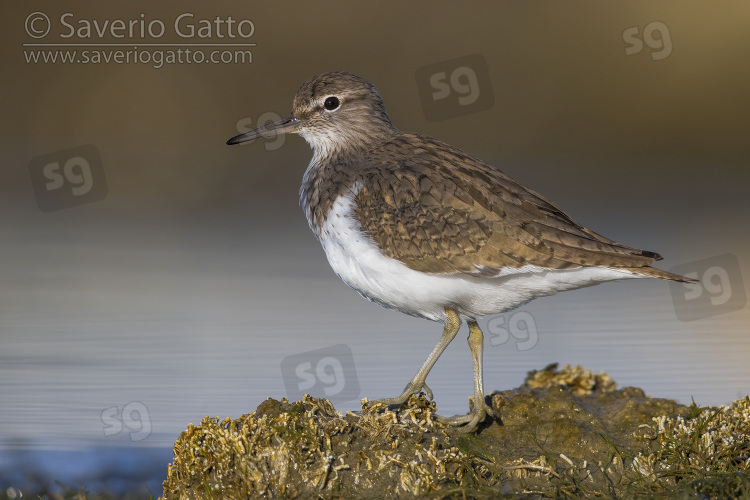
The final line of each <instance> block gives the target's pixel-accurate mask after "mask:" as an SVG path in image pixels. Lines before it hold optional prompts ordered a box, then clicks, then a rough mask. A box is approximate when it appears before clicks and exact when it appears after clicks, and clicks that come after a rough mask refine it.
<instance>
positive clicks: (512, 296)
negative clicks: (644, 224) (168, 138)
mask: <svg viewBox="0 0 750 500" xmlns="http://www.w3.org/2000/svg"><path fill="white" fill-rule="evenodd" d="M292 109H293V110H292V113H291V114H289V115H288V116H286V117H284V118H281V119H279V120H277V121H275V122H269V123H266V124H265V125H263V126H260V127H258V128H256V129H254V130H251V131H249V132H245V133H243V134H240V135H237V136H235V137H232V138H231V139H229V140H228V141H227V144H229V145H234V144H240V143H242V142H246V141H251V140H255V139H257V138H259V137H264V138H274V137H276V136H277V134H299V135H301V136H302V137H303V138H304V139H305V140H306V141H307V142H308V144H309V145H310V147H311V148H312V151H313V156H312V159H311V160H310V163H309V165H308V166H307V169H306V170H305V173H304V175H303V177H302V185H301V187H300V204H301V206H302V209H303V211H304V214H305V217H306V218H307V222H308V224H309V226H310V229H311V230H312V231H313V232H314V233H315V236H316V237H317V239H318V240H319V242H320V244H321V245H322V247H323V250H324V252H325V255H326V257H327V260H328V263H329V264H330V266H331V268H332V269H333V271H334V272H335V273H336V274H337V275H338V276H339V277H340V278H341V279H342V280H343V281H344V282H345V283H346V284H347V285H349V286H350V287H351V288H353V289H354V290H356V291H357V292H358V293H359V294H360V295H362V296H363V297H364V298H366V299H368V300H370V301H372V302H375V303H377V304H380V305H381V306H384V307H386V308H389V309H395V310H398V311H401V312H402V313H406V314H408V315H411V316H416V317H420V318H424V319H428V320H432V321H439V322H442V323H443V324H444V327H443V333H442V335H441V337H440V341H439V342H438V343H437V345H436V346H435V347H434V349H433V350H432V352H431V353H430V354H429V356H428V357H427V360H426V361H425V362H424V364H423V365H422V366H421V368H420V369H419V370H418V371H417V373H416V374H415V375H414V377H413V378H412V379H411V380H410V381H409V383H408V384H407V385H406V387H405V388H404V390H403V392H402V393H401V394H400V395H399V396H396V397H392V398H382V399H377V400H373V401H370V402H369V405H370V406H373V405H377V404H384V405H388V406H391V405H402V404H404V403H405V402H407V401H408V399H409V397H410V396H412V395H415V394H419V393H421V392H422V391H424V392H425V394H426V395H427V396H428V397H429V398H430V399H432V391H431V390H430V388H429V387H428V386H427V383H426V381H427V376H428V374H429V373H430V371H431V370H432V368H433V366H434V365H435V363H436V362H437V360H438V358H439V357H440V355H441V354H442V353H443V352H444V351H445V349H446V348H447V347H448V345H449V344H450V343H451V341H453V339H454V338H455V337H456V335H457V333H458V331H459V329H460V327H461V325H462V323H463V322H464V321H465V322H466V323H467V325H468V328H469V335H468V344H469V348H470V351H471V354H472V362H473V375H474V395H473V404H470V411H469V412H468V413H467V414H465V415H455V416H453V417H438V418H439V421H441V422H443V423H444V424H446V425H448V426H454V427H456V428H458V429H459V430H461V431H463V432H471V431H473V430H475V429H476V428H477V426H478V425H479V424H480V423H481V422H483V421H484V420H485V419H487V418H490V419H492V418H494V417H496V416H495V415H494V414H493V411H492V408H490V406H489V405H487V403H486V401H485V394H484V387H483V365H482V363H483V343H484V335H483V332H482V330H481V329H480V327H479V325H478V323H477V319H478V318H480V317H482V316H486V315H493V314H499V313H504V312H507V311H510V310H512V309H515V308H517V307H518V306H520V305H522V304H525V303H527V302H529V301H530V300H532V299H535V298H537V297H544V296H549V295H553V294H555V293H558V292H561V291H567V290H574V289H578V288H583V287H588V286H591V285H595V284H599V283H604V282H608V281H614V280H622V279H629V278H659V279H663V280H671V281H676V282H692V281H694V280H691V279H690V278H686V277H683V276H679V275H677V274H673V273H670V272H667V271H663V270H660V269H657V268H655V267H652V266H651V264H653V263H654V262H655V261H657V260H660V259H661V256H660V255H659V254H658V253H655V252H650V251H646V250H639V249H636V248H632V247H629V246H625V245H622V244H620V243H617V242H615V241H613V240H610V239H608V238H605V237H604V236H601V235H599V234H597V233H595V232H594V231H591V230H589V229H587V228H585V227H583V226H581V225H580V224H578V223H577V222H575V221H574V220H573V219H572V218H571V217H570V216H568V215H567V214H566V213H565V212H563V211H562V210H561V209H560V208H558V207H557V206H556V205H554V204H553V203H552V202H550V201H548V200H547V199H546V198H545V197H543V196H542V195H541V194H539V193H537V192H535V191H533V190H531V189H529V188H527V187H525V186H523V185H521V184H520V183H518V182H516V181H515V180H513V179H512V178H511V177H509V176H508V175H506V174H504V173H503V172H502V171H501V170H499V169H498V168H496V167H494V166H492V165H490V164H488V163H486V162H484V161H482V160H480V159H477V158H475V157H474V156H471V155H470V154H468V153H465V152H464V151H462V150H460V149H458V148H456V147H454V146H451V145H449V144H446V143H444V142H441V141H439V140H437V139H433V138H431V137H428V136H426V135H421V134H416V133H410V132H402V131H400V130H399V129H397V128H396V127H395V126H394V125H393V123H392V122H391V119H390V117H389V115H388V113H387V112H386V108H385V104H384V103H383V99H382V97H381V95H380V93H379V92H378V90H377V89H376V88H375V86H374V85H373V84H371V83H370V82H368V81H367V80H365V79H363V78H360V77H358V76H356V75H353V74H351V73H347V72H341V71H334V72H327V73H323V74H320V75H317V76H314V77H312V78H310V79H308V80H307V81H305V82H304V83H303V84H302V86H301V87H300V88H299V90H298V91H297V93H296V95H295V97H294V101H293V107H292Z"/></svg>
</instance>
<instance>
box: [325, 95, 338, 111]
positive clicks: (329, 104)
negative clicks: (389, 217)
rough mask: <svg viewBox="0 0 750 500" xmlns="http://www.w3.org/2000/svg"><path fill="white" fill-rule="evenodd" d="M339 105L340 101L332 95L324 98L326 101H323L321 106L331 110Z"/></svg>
mask: <svg viewBox="0 0 750 500" xmlns="http://www.w3.org/2000/svg"><path fill="white" fill-rule="evenodd" d="M340 105H341V103H340V102H339V98H338V97H334V96H331V97H328V98H326V102H324V103H323V107H324V108H326V109H327V110H328V111H333V110H335V109H336V108H338V107H339V106H340Z"/></svg>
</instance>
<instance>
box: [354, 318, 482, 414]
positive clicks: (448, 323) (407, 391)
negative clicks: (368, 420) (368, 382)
mask: <svg viewBox="0 0 750 500" xmlns="http://www.w3.org/2000/svg"><path fill="white" fill-rule="evenodd" d="M445 314H446V316H447V317H446V319H445V329H444V330H443V336H442V337H440V342H438V344H437V345H436V346H435V348H434V349H433V350H432V352H431V353H430V355H429V356H428V358H427V360H426V361H425V362H424V364H423V365H422V367H421V368H420V369H419V371H418V372H417V374H416V375H414V378H412V379H411V381H409V383H408V384H406V388H404V392H402V393H401V395H400V396H397V397H395V398H384V399H376V400H374V401H370V402H368V403H367V406H372V405H375V404H386V405H400V404H403V403H405V402H406V401H407V400H408V399H409V396H411V395H412V394H419V391H421V390H422V389H424V390H425V392H426V393H427V396H429V398H430V399H432V391H431V390H430V388H429V387H427V384H426V381H427V375H428V374H429V373H430V370H432V367H433V366H435V362H436V361H437V360H438V358H439V357H440V355H441V354H443V351H445V349H446V347H448V344H450V343H451V341H452V340H453V339H454V338H456V334H457V333H458V330H459V328H461V318H459V317H458V314H456V311H454V310H453V309H448V308H446V309H445ZM480 335H481V332H480ZM480 356H481V355H480ZM480 383H481V382H480Z"/></svg>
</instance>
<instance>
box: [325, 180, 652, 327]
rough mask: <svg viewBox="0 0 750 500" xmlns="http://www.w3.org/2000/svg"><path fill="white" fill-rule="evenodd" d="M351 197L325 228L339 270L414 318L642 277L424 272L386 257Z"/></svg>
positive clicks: (493, 307) (469, 313)
mask: <svg viewBox="0 0 750 500" xmlns="http://www.w3.org/2000/svg"><path fill="white" fill-rule="evenodd" d="M352 198H353V196H352V195H351V194H350V195H347V196H341V197H339V198H338V199H337V200H336V201H335V202H334V204H333V206H332V208H331V212H330V213H329V214H328V218H327V219H326V222H325V224H323V226H322V228H321V229H322V231H321V235H320V242H321V244H322V245H323V250H324V251H325V253H326V257H328V262H329V264H330V265H331V267H332V268H333V270H334V271H335V272H336V274H337V275H338V276H339V277H340V278H341V279H342V280H344V282H345V283H346V284H347V285H349V286H350V287H352V288H354V289H355V290H356V291H358V292H359V293H360V294H361V295H362V296H364V297H366V298H367V299H369V300H372V301H373V302H377V303H378V304H381V305H383V306H385V307H389V308H392V309H398V310H399V311H401V312H404V313H406V314H410V315H412V316H420V317H423V318H427V319H431V320H436V321H437V320H440V321H443V320H445V317H446V315H445V311H444V309H445V308H446V307H450V308H453V309H454V310H455V311H456V312H457V313H458V314H459V315H460V316H462V317H463V318H464V319H468V318H472V319H473V318H476V317H478V316H484V315H488V314H498V313H501V312H505V311H508V310H510V309H513V308H515V307H518V306H519V305H521V304H523V303H525V302H528V301H529V300H532V299H534V298H536V297H544V296H547V295H552V294H554V293H557V292H561V291H564V290H574V289H576V288H582V287H586V286H591V285H596V284H597V283H602V282H605V281H612V280H618V279H625V278H638V277H641V276H640V275H637V274H634V273H631V272H628V271H623V270H617V269H611V268H606V267H579V268H575V269H565V270H550V269H544V268H539V267H535V266H525V267H522V268H518V269H516V268H508V269H507V270H506V269H504V270H503V272H502V273H501V275H500V276H499V277H496V278H481V277H474V276H468V275H463V274H450V275H448V274H425V273H422V272H419V271H415V270H413V269H410V268H409V267H407V266H406V265H405V264H403V263H402V262H400V261H398V260H395V259H391V258H389V257H386V256H384V255H383V254H381V253H380V251H379V250H378V247H377V246H376V245H375V243H374V242H373V241H372V240H371V239H370V238H369V237H368V236H367V235H366V234H363V233H362V231H360V226H359V223H358V222H357V221H356V220H355V219H354V211H353V207H354V202H353V199H352Z"/></svg>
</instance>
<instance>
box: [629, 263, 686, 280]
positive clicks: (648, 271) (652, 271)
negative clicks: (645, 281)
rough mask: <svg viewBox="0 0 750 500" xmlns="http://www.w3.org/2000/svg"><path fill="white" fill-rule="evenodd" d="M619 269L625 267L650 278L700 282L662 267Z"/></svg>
mask: <svg viewBox="0 0 750 500" xmlns="http://www.w3.org/2000/svg"><path fill="white" fill-rule="evenodd" d="M617 269H623V270H625V271H630V272H631V273H635V274H640V275H641V276H647V277H649V278H659V279H663V280H669V281H678V282H680V283H698V282H699V280H696V279H693V278H687V277H685V276H680V275H679V274H675V273H670V272H669V271H663V270H661V269H657V268H655V267H651V266H643V267H618V268H617Z"/></svg>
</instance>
